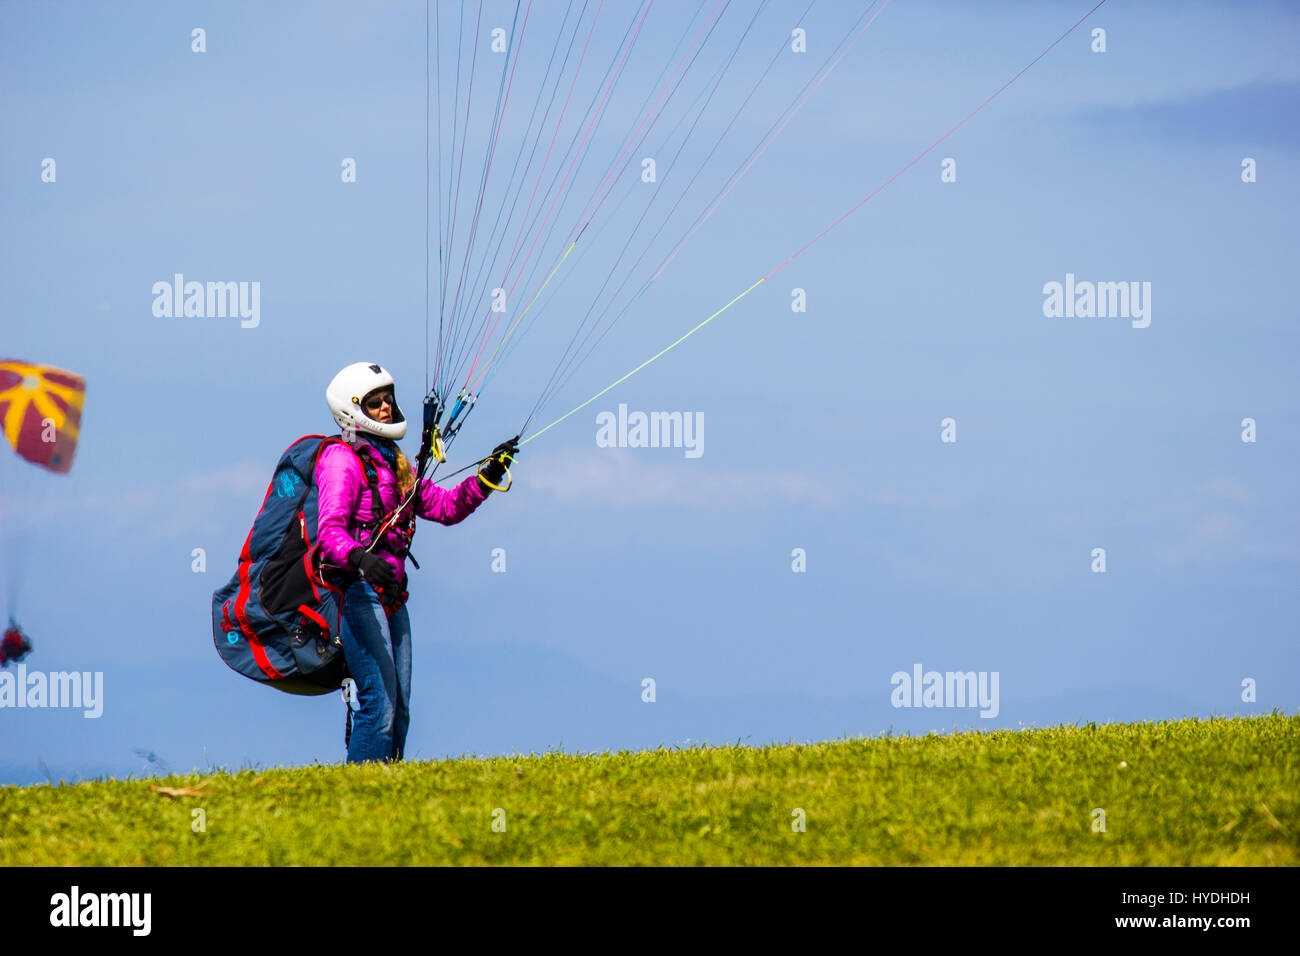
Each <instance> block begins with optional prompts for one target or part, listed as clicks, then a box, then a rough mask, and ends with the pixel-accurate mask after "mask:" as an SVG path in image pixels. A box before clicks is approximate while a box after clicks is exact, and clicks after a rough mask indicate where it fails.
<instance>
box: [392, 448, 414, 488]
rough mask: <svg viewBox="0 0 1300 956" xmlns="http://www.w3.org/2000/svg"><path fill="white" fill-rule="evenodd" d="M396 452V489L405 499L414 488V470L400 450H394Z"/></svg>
mask: <svg viewBox="0 0 1300 956" xmlns="http://www.w3.org/2000/svg"><path fill="white" fill-rule="evenodd" d="M394 450H395V451H396V452H397V487H398V488H400V489H401V492H402V497H403V498H405V497H406V496H407V495H409V494H410V493H411V489H412V488H414V487H415V469H413V468H412V467H411V462H410V461H409V460H408V459H407V457H406V456H405V455H403V454H402V449H400V448H396V449H394Z"/></svg>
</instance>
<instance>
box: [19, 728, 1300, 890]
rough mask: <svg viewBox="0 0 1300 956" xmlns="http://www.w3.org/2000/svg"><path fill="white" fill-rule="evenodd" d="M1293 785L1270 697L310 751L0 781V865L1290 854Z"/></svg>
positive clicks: (1295, 839) (1171, 861)
mask: <svg viewBox="0 0 1300 956" xmlns="http://www.w3.org/2000/svg"><path fill="white" fill-rule="evenodd" d="M158 786H165V787H170V788H173V789H176V790H180V791H182V793H180V794H177V795H168V794H165V793H162V792H158V791H157V790H155V789H153V788H154V787H158ZM196 788H197V790H198V793H197V794H196V795H187V793H186V792H187V791H192V790H194V789H196ZM1298 789H1300V716H1283V715H1280V714H1277V713H1274V714H1273V715H1270V716H1265V717H1249V718H1234V719H1222V718H1221V719H1213V720H1206V721H1197V720H1183V721H1169V722H1162V723H1141V724H1114V725H1108V726H1100V727H1098V726H1093V725H1087V726H1065V727H1058V728H1051V729H1041V730H1039V729H1035V730H1024V731H996V732H990V733H964V734H950V735H937V734H932V735H930V736H926V737H878V738H869V739H853V740H842V741H835V742H830V743H820V744H808V745H785V746H769V747H761V748H750V747H697V748H693V749H660V750H655V751H645V752H636V753H633V752H621V753H603V754H591V755H568V754H558V753H557V754H543V755H540V756H538V755H534V756H520V757H510V758H506V757H502V758H494V759H489V760H478V759H461V760H443V761H437V762H427V763H406V764H399V765H394V766H379V765H369V766H362V767H347V766H341V765H335V766H314V767H304V768H298V769H288V770H265V771H260V772H258V771H244V772H240V773H211V774H190V775H184V776H174V777H170V778H166V779H148V780H128V781H96V782H90V783H80V784H75V785H61V786H35V787H24V788H18V787H6V788H0V864H3V865H5V866H16V865H17V866H24V865H65V864H66V865H80V866H87V865H121V864H126V865H138V864H150V865H157V864H161V865H205V864H234V865H264V864H270V865H329V866H339V865H353V864H420V865H428V864H469V865H477V864H650V865H665V864H672V865H677V864H729V865H750V864H865V865H907V864H923V865H926V864H930V865H933V864H939V865H968V864H995V865H998V864H1008V865H1021V864H1036V865H1085V866H1087V865H1116V864H1119V865H1129V864H1133V865H1143V866H1149V865H1197V866H1204V865H1271V866H1286V865H1290V866H1294V865H1296V864H1297V863H1300V852H1297V851H1298V848H1300V794H1298ZM1098 808H1099V809H1101V810H1103V811H1104V812H1105V831H1104V832H1095V831H1094V820H1095V819H1098V818H1096V817H1095V816H1094V809H1098ZM195 811H202V813H201V817H202V822H203V823H204V824H205V826H206V830H204V831H203V832H196V830H197V827H198V823H199V815H198V814H196V812H195ZM798 811H802V815H803V819H804V821H805V829H804V830H803V832H798V831H797V830H796V829H795V825H796V824H797V823H798V821H799V819H800V814H799V812H798ZM494 822H495V828H494ZM503 824H504V828H502V825H503Z"/></svg>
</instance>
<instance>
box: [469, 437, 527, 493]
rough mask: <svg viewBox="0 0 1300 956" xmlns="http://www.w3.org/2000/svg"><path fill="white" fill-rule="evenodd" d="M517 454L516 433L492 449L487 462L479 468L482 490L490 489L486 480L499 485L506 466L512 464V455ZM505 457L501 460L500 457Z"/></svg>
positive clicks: (517, 438)
mask: <svg viewBox="0 0 1300 956" xmlns="http://www.w3.org/2000/svg"><path fill="white" fill-rule="evenodd" d="M517 454H519V436H518V435H516V436H515V437H514V438H511V439H510V440H509V441H503V442H502V443H501V444H499V445H497V447H496V448H493V449H492V456H491V458H490V459H489V460H488V462H487V463H486V464H485V465H484V466H483V467H482V469H480V471H479V479H480V483H481V484H482V485H483V490H485V491H491V490H492V489H491V488H489V487H488V486H487V483H488V482H491V483H492V484H494V485H497V486H498V487H500V485H501V482H502V481H503V480H504V479H505V477H506V466H507V465H512V464H514V461H513V459H514V456H515V455H517ZM503 457H504V458H505V461H504V462H503V461H502V460H501V459H502V458H503Z"/></svg>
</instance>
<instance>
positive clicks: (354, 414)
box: [325, 362, 406, 440]
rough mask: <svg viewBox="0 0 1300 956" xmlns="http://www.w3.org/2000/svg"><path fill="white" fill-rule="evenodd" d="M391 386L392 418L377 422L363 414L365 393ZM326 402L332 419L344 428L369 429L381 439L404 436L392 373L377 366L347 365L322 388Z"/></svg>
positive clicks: (358, 363) (366, 364) (403, 417)
mask: <svg viewBox="0 0 1300 956" xmlns="http://www.w3.org/2000/svg"><path fill="white" fill-rule="evenodd" d="M380 388H392V389H393V420H392V422H379V421H375V419H373V418H371V417H370V416H369V415H367V414H366V411H365V409H364V408H363V407H362V405H361V403H362V402H363V401H365V398H366V396H367V395H369V394H370V393H371V392H373V391H375V390H376V389H380ZM325 401H326V402H327V403H328V404H329V407H330V411H331V412H333V413H334V420H335V421H336V422H338V423H339V425H340V426H341V427H342V428H343V429H344V430H345V431H346V430H348V429H353V430H355V431H358V432H368V433H369V434H371V435H378V436H379V437H380V438H391V439H393V440H397V439H400V438H404V437H405V436H406V418H405V416H403V415H402V410H401V409H400V408H398V406H397V390H396V388H395V387H394V385H393V376H391V375H389V374H388V372H387V371H385V370H384V369H383V368H381V367H380V366H378V365H372V364H371V363H369V362H357V363H355V364H353V365H349V366H348V367H347V368H345V369H344V370H343V371H341V372H339V373H338V374H337V375H335V376H334V381H332V382H330V384H329V387H328V388H326V389H325Z"/></svg>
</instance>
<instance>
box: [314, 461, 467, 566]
mask: <svg viewBox="0 0 1300 956" xmlns="http://www.w3.org/2000/svg"><path fill="white" fill-rule="evenodd" d="M355 447H356V453H353V452H352V451H351V450H350V449H348V448H345V447H344V446H343V445H340V444H338V443H333V444H330V445H327V446H326V447H325V449H324V450H323V451H322V452H321V453H320V457H318V458H317V459H316V476H315V477H316V488H317V489H318V492H317V493H318V506H317V511H318V516H319V520H318V524H317V531H316V534H317V541H318V542H319V544H320V548H321V552H322V554H323V555H324V558H325V560H326V561H327V562H329V563H330V564H332V565H335V566H336V567H340V568H344V567H347V566H348V552H349V551H351V550H352V549H353V548H355V547H357V546H358V545H365V544H368V543H369V541H370V535H369V532H367V531H365V530H362V529H360V528H358V525H359V524H362V523H364V522H366V521H369V520H370V519H372V518H374V517H377V516H376V515H375V514H374V513H373V510H372V509H371V506H370V505H371V503H370V489H369V488H368V487H367V486H366V477H365V474H364V473H363V472H362V469H361V463H360V462H359V461H357V455H366V456H368V457H369V459H370V460H371V461H372V462H374V465H375V471H376V472H377V473H378V476H379V499H380V501H381V502H382V503H383V506H384V512H383V513H384V514H387V513H388V512H389V511H391V510H392V509H393V508H396V507H397V505H398V504H399V503H400V500H401V492H400V491H399V489H398V486H397V476H396V475H395V474H393V470H392V469H391V468H389V467H388V462H386V461H384V458H383V456H382V455H380V454H379V452H378V450H377V449H375V448H372V447H371V446H370V444H369V443H368V442H366V441H364V440H361V441H358V443H357V445H356V446H355ZM487 496H488V493H487V491H486V490H484V488H483V486H482V484H481V483H480V482H479V480H478V476H476V475H470V476H469V477H468V478H466V479H465V480H464V481H462V482H461V483H460V484H459V485H457V486H456V487H455V488H440V487H439V486H438V485H435V484H434V483H433V482H431V481H422V482H421V483H420V493H419V494H417V495H416V496H415V498H414V500H413V501H412V502H411V504H410V505H408V506H407V513H406V514H407V515H409V513H410V509H411V508H414V509H415V513H416V514H417V515H418V516H419V517H421V518H424V519H426V520H428V521H437V522H439V523H440V524H448V525H450V524H456V523H457V522H460V521H463V520H464V519H465V518H466V517H467V516H469V515H470V514H471V513H472V512H473V511H474V509H476V508H477V507H478V506H479V505H480V504H482V503H483V500H484V499H485V498H487ZM382 516H383V515H379V516H378V517H382ZM405 516H406V515H404V516H403V517H405ZM399 522H400V519H399ZM401 541H402V539H401V537H400V536H399V535H398V534H396V533H395V532H394V531H392V530H389V531H388V532H387V533H386V534H385V535H384V540H383V541H381V542H380V543H379V544H377V545H375V551H376V552H381V551H382V552H383V554H384V558H385V559H386V560H387V561H388V563H389V564H391V565H392V566H393V568H394V569H395V570H396V571H397V580H398V581H399V582H402V581H404V580H405V578H406V562H405V561H404V560H403V559H401V558H398V557H397V553H400V551H401Z"/></svg>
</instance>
